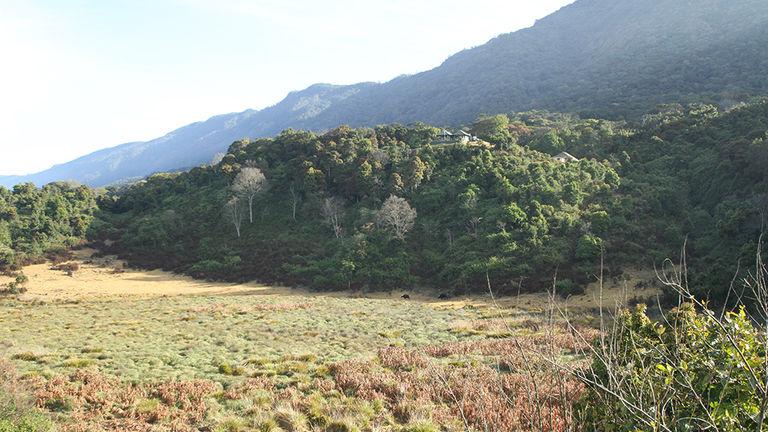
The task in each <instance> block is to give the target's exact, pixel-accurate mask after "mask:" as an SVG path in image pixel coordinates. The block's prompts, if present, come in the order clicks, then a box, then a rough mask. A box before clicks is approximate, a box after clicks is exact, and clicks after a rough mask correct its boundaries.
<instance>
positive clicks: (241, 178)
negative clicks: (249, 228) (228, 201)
mask: <svg viewBox="0 0 768 432" xmlns="http://www.w3.org/2000/svg"><path fill="white" fill-rule="evenodd" d="M246 165H250V164H249V163H248V162H246ZM266 187H267V178H266V177H264V174H263V173H262V172H261V170H260V169H258V168H256V167H253V166H246V167H245V168H243V169H242V170H240V173H238V174H237V177H235V182H234V183H233V184H232V190H233V191H234V192H235V193H236V194H238V195H242V196H244V197H246V198H248V216H249V220H250V222H251V223H253V199H254V198H256V195H258V194H259V193H261V192H262V191H263V190H264V189H265V188H266Z"/></svg>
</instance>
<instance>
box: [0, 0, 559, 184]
mask: <svg viewBox="0 0 768 432" xmlns="http://www.w3.org/2000/svg"><path fill="white" fill-rule="evenodd" d="M571 2H572V0H475V1H467V0H386V1H369V0H334V1H319V0H90V1H85V0H0V59H1V60H2V61H0V65H2V66H0V174H22V173H30V172H33V171H39V170H42V169H45V168H48V167H49V166H51V165H52V164H54V163H62V162H66V161H68V160H71V159H73V158H75V157H78V156H82V155H84V154H87V153H89V152H91V151H94V150H97V149H100V148H105V147H111V146H114V145H117V144H121V143H124V142H129V141H139V140H148V139H152V138H156V137H158V136H161V135H163V134H164V133H166V132H169V131H171V130H172V129H175V128H177V127H179V126H183V125H185V124H188V123H191V122H194V121H198V120H204V119H206V118H208V117H210V116H212V115H216V114H221V113H226V112H236V111H242V110H244V109H246V108H264V107H266V106H269V105H272V104H275V103H277V102H278V101H279V100H280V99H282V98H283V97H284V96H285V95H286V94H287V93H288V92H289V91H292V90H298V89H302V88H304V87H307V86H308V85H310V84H313V83H316V82H327V83H334V84H350V83H354V82H360V81H387V80H389V79H392V78H394V77H396V76H398V75H400V74H406V73H415V72H419V71H423V70H427V69H431V68H433V67H436V66H438V65H439V64H440V63H441V62H442V61H443V60H444V59H445V58H447V57H448V56H449V55H451V54H452V53H455V52H457V51H460V50H462V49H464V48H470V47H472V46H477V45H480V44H482V43H485V42H486V41H487V40H489V39H491V38H492V37H494V36H496V35H498V34H500V33H507V32H510V31H514V30H517V29H520V28H523V27H528V26H530V25H532V24H533V23H534V21H535V20H536V19H539V18H541V17H543V16H545V15H548V14H549V13H551V12H554V11H555V10H557V9H558V8H560V7H562V6H564V5H566V4H568V3H571Z"/></svg>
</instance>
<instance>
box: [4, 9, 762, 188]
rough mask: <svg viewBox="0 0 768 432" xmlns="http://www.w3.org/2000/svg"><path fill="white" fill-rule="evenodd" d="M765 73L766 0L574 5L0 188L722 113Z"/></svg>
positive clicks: (106, 180)
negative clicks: (443, 56) (330, 140)
mask: <svg viewBox="0 0 768 432" xmlns="http://www.w3.org/2000/svg"><path fill="white" fill-rule="evenodd" d="M766 69H768V2H765V1H763V0H736V1H724V0H700V1H690V0H687V1H679V0H631V1H630V0H621V1H616V0H579V1H577V2H575V3H574V4H572V5H570V6H567V7H565V8H563V9H561V10H560V11H558V12H556V13H554V14H552V15H550V16H548V17H546V18H544V19H542V20H540V21H539V22H537V23H536V25H534V26H533V27H531V28H528V29H524V30H520V31H517V32H514V33H510V34H505V35H501V36H499V37H497V38H495V39H493V40H491V41H489V42H488V43H487V44H485V45H482V46H479V47H476V48H473V49H468V50H465V51H462V52H460V53H457V54H456V55H454V56H452V57H450V58H448V59H447V60H446V61H445V62H444V63H443V64H442V65H440V66H439V67H437V68H435V69H433V70H430V71H427V72H423V73H420V74H417V75H413V76H404V77H399V78H396V79H394V80H392V81H390V82H387V83H383V84H374V83H363V84H356V85H351V86H330V85H315V86H312V87H309V88H307V89H306V90H303V91H300V92H294V93H291V94H290V95H288V96H287V97H286V98H285V99H284V100H283V101H281V102H280V103H278V104H277V105H275V106H273V107H270V108H267V109H264V110H260V111H254V110H248V111H245V112H242V113H237V114H228V115H223V116H217V117H213V118H211V119H209V120H207V121H205V122H201V123H195V124H193V125H189V126H186V127H183V128H181V129H178V130H176V131H174V132H171V133H170V134H168V135H166V136H164V137H162V138H159V139H156V140H153V141H149V142H145V143H131V144H124V145H122V146H118V147H115V148H112V149H107V150H102V151H100V152H96V153H94V154H91V155H88V156H85V157H83V158H80V159H78V160H76V161H73V162H69V163H66V164H62V165H58V166H56V167H54V168H52V169H50V170H46V171H44V172H41V173H38V174H35V175H31V176H22V177H0V184H4V185H6V186H10V185H12V184H15V183H18V182H22V181H34V182H35V183H38V184H42V183H46V182H49V181H53V180H77V181H81V182H84V183H86V184H89V185H92V186H102V185H107V184H111V183H114V182H117V181H120V180H125V179H131V178H136V177H143V176H146V175H148V174H151V173H154V172H160V171H175V170H179V169H186V168H190V167H193V166H198V165H200V164H204V163H208V162H210V161H211V159H212V158H213V156H214V154H216V153H219V152H223V151H225V150H226V148H227V146H228V145H229V144H230V143H231V142H232V141H234V140H236V139H240V138H243V137H251V138H257V137H265V136H274V135H276V134H277V133H279V132H280V131H282V130H284V129H288V128H294V129H309V130H314V131H322V130H328V129H331V128H334V127H336V126H338V125H340V124H349V125H352V126H373V125H377V124H385V123H393V122H400V123H404V124H408V123H412V122H416V121H422V122H426V123H429V124H434V125H461V124H466V123H468V122H471V121H472V120H473V119H474V118H475V117H476V116H477V115H479V114H481V113H499V112H518V111H525V110H530V109H547V110H552V111H562V112H576V113H580V114H582V115H584V116H594V117H601V118H613V119H617V118H628V119H635V118H637V116H639V115H641V114H643V113H644V112H646V111H648V110H650V109H652V108H653V107H655V106H656V105H657V104H661V103H667V102H691V101H705V102H710V103H716V104H720V105H721V106H725V107H727V106H730V105H732V104H733V103H734V102H735V101H739V100H743V99H744V98H745V97H747V96H748V95H754V94H765V93H768V78H766V75H765V73H764V71H765V70H766Z"/></svg>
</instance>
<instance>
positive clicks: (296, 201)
mask: <svg viewBox="0 0 768 432" xmlns="http://www.w3.org/2000/svg"><path fill="white" fill-rule="evenodd" d="M290 191H291V199H292V203H293V221H294V222H296V206H298V205H299V194H298V192H296V188H294V187H293V186H291V188H290Z"/></svg>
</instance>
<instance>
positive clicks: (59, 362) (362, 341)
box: [0, 267, 583, 432]
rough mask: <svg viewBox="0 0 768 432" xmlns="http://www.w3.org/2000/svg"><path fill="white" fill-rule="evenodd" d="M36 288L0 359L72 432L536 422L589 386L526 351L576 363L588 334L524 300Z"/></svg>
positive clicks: (8, 321) (408, 431)
mask: <svg viewBox="0 0 768 432" xmlns="http://www.w3.org/2000/svg"><path fill="white" fill-rule="evenodd" d="M88 271H89V269H88V268H87V267H86V268H85V269H84V270H83V275H84V276H83V277H86V276H87V275H88V273H87V272H88ZM129 273H130V272H129ZM156 276H157V275H156ZM94 277H95V276H94ZM159 279H161V278H160V277H156V278H155V279H153V280H159ZM67 283H70V284H72V283H73V281H72V279H71V278H68V280H67ZM88 283H89V284H93V282H88ZM150 283H157V284H158V285H157V289H158V290H160V289H162V286H163V285H162V283H160V282H150ZM173 283H174V284H176V285H175V288H174V289H178V286H177V285H178V284H179V283H180V281H179V280H177V279H174V280H173ZM70 286H72V285H70ZM224 287H226V286H224ZM209 288H210V289H211V290H212V289H219V288H221V287H209ZM87 289H89V290H94V288H93V286H92V285H89V286H88V288H87ZM32 291H33V292H34V293H36V297H35V298H34V300H29V301H25V300H23V299H4V300H0V358H6V359H8V360H7V361H8V362H9V364H12V367H13V368H14V369H15V372H14V373H17V374H18V376H20V377H22V378H20V379H21V381H22V382H23V383H24V387H25V388H26V390H25V391H26V393H25V394H26V395H27V396H28V397H29V396H30V395H33V396H34V402H35V405H36V406H37V407H39V408H41V409H42V410H43V411H45V412H47V413H48V414H49V415H50V416H51V418H54V419H56V421H57V422H58V423H59V426H60V430H62V432H68V431H81V430H107V431H121V430H141V431H144V430H147V431H149V430H174V431H190V432H191V431H197V430H211V431H225V432H228V431H243V432H245V431H275V432H277V431H322V432H336V431H340V432H344V431H347V432H351V431H369V430H370V431H373V430H375V431H390V432H437V431H454V430H455V431H464V430H498V431H502V430H532V429H533V427H532V423H531V422H532V419H533V418H535V417H536V416H542V415H544V416H546V417H547V418H548V419H549V421H552V422H554V423H552V425H550V426H552V427H550V428H548V430H553V431H556V430H564V427H565V426H567V425H568V421H567V416H568V413H567V412H563V410H562V409H561V407H559V406H557V404H556V401H558V400H562V399H567V400H575V399H576V396H577V395H578V394H579V392H580V391H581V389H580V387H579V386H578V385H577V384H576V383H574V382H571V381H567V380H564V379H559V378H558V376H557V374H552V373H551V371H548V370H547V368H548V367H549V366H548V364H547V362H546V361H544V360H542V359H531V358H528V357H525V356H524V355H521V350H533V349H535V348H537V347H542V346H544V347H549V348H548V349H550V350H551V355H552V358H555V357H557V358H563V357H568V358H569V359H570V360H569V361H572V362H579V361H582V360H583V359H581V358H579V357H578V356H577V355H575V354H574V353H575V352H576V351H577V350H578V349H579V348H581V349H583V346H581V347H580V346H579V345H580V341H578V340H576V339H575V338H574V337H573V336H572V335H570V334H569V333H568V332H567V331H565V329H564V328H555V329H554V330H553V329H549V330H548V331H554V333H551V334H549V333H547V331H544V329H540V328H539V327H540V326H541V323H542V316H541V314H540V313H536V312H526V311H524V310H521V309H518V308H509V309H505V310H503V311H501V313H500V311H499V310H497V309H494V308H492V307H489V306H487V305H483V304H473V305H463V304H462V303H461V302H452V303H450V304H445V303H433V304H430V303H425V302H418V301H404V300H401V299H399V298H398V296H396V295H395V296H392V298H350V297H340V296H321V295H310V294H302V293H296V294H291V293H286V292H281V293H279V294H270V293H269V292H268V291H255V292H249V291H244V290H233V291H232V292H228V291H227V290H226V289H223V288H222V289H221V290H219V291H220V292H217V293H216V294H208V292H209V291H206V293H205V294H202V295H200V294H198V295H173V296H162V295H154V296H152V297H146V296H130V295H121V296H119V297H103V296H83V295H75V296H74V297H73V298H76V299H77V300H76V301H72V300H71V299H68V298H67V297H66V295H64V294H65V293H61V292H59V293H57V295H56V296H55V297H52V300H41V298H44V297H43V295H42V294H41V293H43V290H42V289H41V288H40V287H39V286H34V285H33V287H32ZM532 383H536V390H537V392H538V391H540V392H541V394H540V395H539V394H536V395H533V394H532V393H533V392H532V387H531V384H532ZM532 407H535V409H534V408H532ZM0 418H1V416H0Z"/></svg>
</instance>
